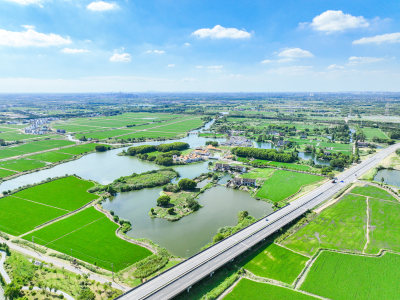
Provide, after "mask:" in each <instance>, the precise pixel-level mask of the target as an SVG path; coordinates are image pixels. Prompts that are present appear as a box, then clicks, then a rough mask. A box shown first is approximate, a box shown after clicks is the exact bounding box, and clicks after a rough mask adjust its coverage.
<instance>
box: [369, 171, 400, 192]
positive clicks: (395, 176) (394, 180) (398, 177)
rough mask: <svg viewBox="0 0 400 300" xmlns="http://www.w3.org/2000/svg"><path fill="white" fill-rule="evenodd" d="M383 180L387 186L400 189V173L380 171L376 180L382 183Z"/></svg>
mask: <svg viewBox="0 0 400 300" xmlns="http://www.w3.org/2000/svg"><path fill="white" fill-rule="evenodd" d="M382 178H383V180H384V182H385V183H386V184H389V185H393V186H397V187H399V188H400V171H398V170H390V169H382V170H379V171H378V173H376V175H375V177H374V180H375V181H377V182H382Z"/></svg>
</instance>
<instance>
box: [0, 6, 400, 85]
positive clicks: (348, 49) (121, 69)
mask: <svg viewBox="0 0 400 300" xmlns="http://www.w3.org/2000/svg"><path fill="white" fill-rule="evenodd" d="M398 53H400V2H399V1H394V0H389V1H384V2H382V1H377V0H364V1H361V0H354V1H344V0H340V1H332V0H328V1H318V0H299V1H290V0H283V1H279V2H276V1H269V0H268V1H261V0H253V1H209V0H194V1H182V0H175V1H166V0H147V1H129V0H121V1H70V0H59V1H56V0H0V93H19V92H21V93H41V92H43V93H58V92H60V93H76V92H78V93H79V92H89V93H90V92H99V93H101V92H150V91H153V92H298V91H300V92H301V91H310V92H341V91H394V92H397V91H399V90H400V89H399V84H398V83H399V82H400V64H399V57H398Z"/></svg>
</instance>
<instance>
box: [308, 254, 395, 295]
mask: <svg viewBox="0 0 400 300" xmlns="http://www.w3.org/2000/svg"><path fill="white" fill-rule="evenodd" d="M399 265H400V256H399V255H397V254H392V253H386V254H385V255H383V256H382V257H366V256H357V255H349V254H343V253H334V252H329V251H323V252H322V253H321V254H320V255H319V256H318V258H317V260H316V261H315V262H314V264H313V265H312V267H311V269H310V271H309V273H308V275H307V277H306V279H305V281H304V283H303V284H302V286H301V289H302V290H304V291H307V292H310V293H313V294H318V295H320V296H323V297H327V298H330V299H338V300H340V299H343V300H344V299H398V298H399V295H400V285H399V278H400V268H399Z"/></svg>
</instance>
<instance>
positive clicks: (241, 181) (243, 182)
mask: <svg viewBox="0 0 400 300" xmlns="http://www.w3.org/2000/svg"><path fill="white" fill-rule="evenodd" d="M232 183H233V184H234V185H235V186H252V187H256V186H257V182H256V180H255V179H252V178H241V177H235V178H233V179H232Z"/></svg>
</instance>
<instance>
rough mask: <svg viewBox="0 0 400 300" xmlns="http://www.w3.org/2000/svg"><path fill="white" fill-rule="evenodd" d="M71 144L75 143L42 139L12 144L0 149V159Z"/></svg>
mask: <svg viewBox="0 0 400 300" xmlns="http://www.w3.org/2000/svg"><path fill="white" fill-rule="evenodd" d="M73 144H75V143H74V142H71V141H66V140H42V141H36V142H30V143H26V144H22V145H18V146H12V147H7V148H5V149H1V150H0V159H1V158H8V157H13V156H18V155H23V154H29V153H33V152H39V151H43V150H50V149H53V148H59V147H63V146H68V145H73Z"/></svg>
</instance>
